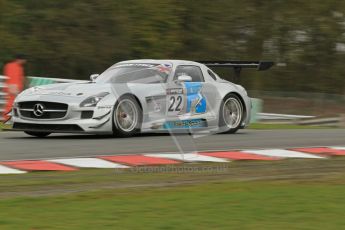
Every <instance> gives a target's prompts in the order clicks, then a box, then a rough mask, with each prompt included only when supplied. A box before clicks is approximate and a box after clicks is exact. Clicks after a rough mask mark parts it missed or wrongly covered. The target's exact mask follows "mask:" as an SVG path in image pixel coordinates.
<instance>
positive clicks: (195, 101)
mask: <svg viewBox="0 0 345 230" xmlns="http://www.w3.org/2000/svg"><path fill="white" fill-rule="evenodd" d="M184 85H185V87H186V91H187V92H186V93H187V108H186V112H187V113H189V112H194V113H205V112H206V98H205V97H203V96H202V95H201V93H200V91H201V88H202V83H201V82H185V83H184ZM191 110H193V111H191Z"/></svg>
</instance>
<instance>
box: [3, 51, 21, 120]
mask: <svg viewBox="0 0 345 230" xmlns="http://www.w3.org/2000/svg"><path fill="white" fill-rule="evenodd" d="M25 63H26V58H25V56H24V55H22V54H18V55H16V57H15V59H14V60H12V61H10V62H8V63H7V64H6V65H5V66H4V75H5V76H6V77H7V79H6V81H5V85H6V87H5V88H4V92H5V93H6V94H7V98H6V104H5V108H4V114H3V120H4V121H7V120H8V119H9V116H8V115H7V114H8V113H9V112H10V111H11V109H12V106H13V102H14V99H15V98H16V96H17V95H18V94H19V93H20V92H21V91H23V89H24V64H25Z"/></svg>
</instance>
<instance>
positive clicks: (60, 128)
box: [13, 122, 84, 132]
mask: <svg viewBox="0 0 345 230" xmlns="http://www.w3.org/2000/svg"><path fill="white" fill-rule="evenodd" d="M13 129H19V130H27V131H51V132H82V131H84V130H83V129H82V128H81V127H80V126H79V125H67V124H66V125H65V124H28V123H18V122H15V123H14V124H13Z"/></svg>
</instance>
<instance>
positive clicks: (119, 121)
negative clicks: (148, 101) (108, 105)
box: [113, 95, 142, 137]
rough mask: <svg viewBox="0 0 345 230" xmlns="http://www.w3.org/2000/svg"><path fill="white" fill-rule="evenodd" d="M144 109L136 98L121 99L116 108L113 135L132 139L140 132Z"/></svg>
mask: <svg viewBox="0 0 345 230" xmlns="http://www.w3.org/2000/svg"><path fill="white" fill-rule="evenodd" d="M141 123H142V109H141V107H140V105H139V103H138V102H137V100H136V99H135V98H134V96H130V95H126V96H123V97H121V98H120V99H119V100H118V101H117V102H116V104H115V106H114V112H113V134H114V136H117V137H130V136H133V135H135V134H137V133H139V132H140V128H141Z"/></svg>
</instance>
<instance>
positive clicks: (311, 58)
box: [0, 0, 345, 116]
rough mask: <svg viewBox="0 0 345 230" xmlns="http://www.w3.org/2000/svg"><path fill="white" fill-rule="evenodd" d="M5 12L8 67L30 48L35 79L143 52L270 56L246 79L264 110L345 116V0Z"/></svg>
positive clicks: (82, 4)
mask: <svg viewBox="0 0 345 230" xmlns="http://www.w3.org/2000/svg"><path fill="white" fill-rule="evenodd" d="M0 9H1V14H0V65H1V66H2V65H4V64H5V63H6V62H7V61H8V60H10V59H11V58H12V57H13V55H15V54H16V53H18V52H19V53H24V54H26V55H27V56H28V63H27V65H26V75H28V76H40V77H55V78H70V79H85V80H86V79H88V77H89V75H90V74H92V73H100V72H102V71H103V70H105V69H106V68H107V67H108V66H110V65H112V64H113V63H115V62H118V61H122V60H127V59H141V58H144V59H147V58H159V59H187V60H271V61H274V62H275V63H276V66H275V67H274V68H272V69H271V70H269V71H265V72H256V71H243V73H242V77H241V79H240V82H239V83H240V84H242V85H243V86H244V87H246V89H248V91H249V94H250V96H252V97H256V98H260V99H263V101H264V112H267V113H287V114H301V115H313V116H333V115H337V114H342V113H343V114H344V113H345V106H344V102H345V65H344V61H345V2H344V1H337V0H328V1H324V0H314V1H297V0H295V1H294V0H290V1H284V0H274V1H260V0H256V1H249V0H243V1H235V0H223V1H222V0H218V1H217V0H214V1H205V0H200V1H179V0H164V1H156V0H141V1H136V0H116V1H115V0H98V1H91V0H73V1H70V0H59V1H55V0H54V1H53V0H46V1H38V0H25V1H22V0H0ZM216 71H217V72H218V73H219V75H221V76H222V77H223V78H225V79H228V80H231V79H232V74H233V73H232V72H229V71H226V70H222V69H220V70H216Z"/></svg>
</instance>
